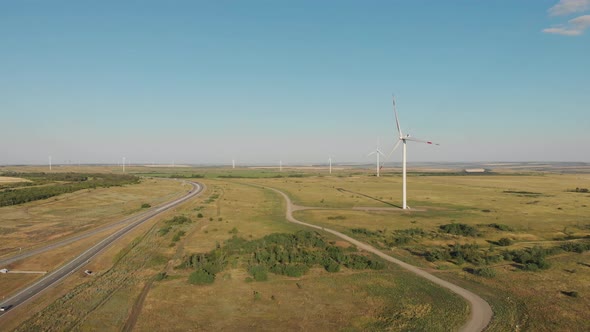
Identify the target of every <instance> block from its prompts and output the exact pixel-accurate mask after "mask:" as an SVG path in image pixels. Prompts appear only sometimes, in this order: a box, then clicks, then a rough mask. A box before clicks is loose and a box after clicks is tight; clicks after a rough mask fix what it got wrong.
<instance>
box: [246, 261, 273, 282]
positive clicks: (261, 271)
mask: <svg viewBox="0 0 590 332" xmlns="http://www.w3.org/2000/svg"><path fill="white" fill-rule="evenodd" d="M248 273H250V274H251V275H252V277H253V278H254V280H256V281H266V280H268V274H267V273H266V268H265V267H264V266H262V265H252V266H250V268H248Z"/></svg>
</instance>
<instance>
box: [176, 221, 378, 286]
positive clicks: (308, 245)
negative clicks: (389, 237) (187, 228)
mask: <svg viewBox="0 0 590 332" xmlns="http://www.w3.org/2000/svg"><path fill="white" fill-rule="evenodd" d="M230 257H233V259H234V260H238V259H240V258H241V259H242V261H243V262H244V263H245V264H246V266H247V270H248V272H249V273H250V275H251V276H252V277H253V278H254V280H256V281H263V280H266V278H267V277H266V273H267V272H272V273H274V274H279V275H286V276H290V277H300V276H302V275H304V274H305V273H306V272H307V271H308V270H309V268H311V267H314V266H318V265H319V266H322V267H324V268H325V269H326V270H327V271H329V272H337V271H339V270H340V266H346V267H347V268H350V269H356V270H359V269H373V270H380V269H383V268H384V267H385V265H384V263H383V262H381V261H379V260H376V259H373V258H369V257H366V256H364V255H360V254H356V253H351V252H350V251H345V250H343V249H342V248H341V247H337V246H333V245H331V244H329V243H326V241H325V240H324V238H323V237H322V236H321V235H319V234H318V233H313V232H308V231H299V232H297V233H295V234H286V233H273V234H269V235H267V236H265V237H263V238H261V239H258V240H251V241H248V240H245V239H243V238H240V237H237V236H234V237H232V238H231V239H229V240H227V241H226V242H225V245H224V246H223V247H222V246H219V247H218V248H216V249H214V250H212V251H211V252H209V253H205V254H193V255H190V256H188V257H186V258H185V259H184V260H183V262H182V264H181V265H179V266H178V268H194V269H196V270H197V271H198V270H203V271H205V272H207V273H208V274H211V275H215V274H216V273H219V272H220V271H222V270H223V269H224V268H225V267H226V266H227V265H228V262H229V260H230Z"/></svg>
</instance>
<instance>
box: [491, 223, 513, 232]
mask: <svg viewBox="0 0 590 332" xmlns="http://www.w3.org/2000/svg"><path fill="white" fill-rule="evenodd" d="M488 227H491V228H495V229H497V230H500V231H508V232H510V231H512V230H513V228H512V227H510V226H508V225H504V224H496V223H494V224H489V225H488Z"/></svg>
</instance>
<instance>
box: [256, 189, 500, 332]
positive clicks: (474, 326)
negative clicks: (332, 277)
mask: <svg viewBox="0 0 590 332" xmlns="http://www.w3.org/2000/svg"><path fill="white" fill-rule="evenodd" d="M264 188H268V189H270V190H273V191H275V192H277V193H279V194H280V195H282V196H283V197H284V198H285V201H286V202H287V214H286V216H287V220H289V221H290V222H292V223H296V224H300V225H304V226H307V227H311V228H315V229H320V230H323V231H326V232H328V233H332V234H334V235H336V236H338V237H340V238H341V239H344V240H346V241H348V242H350V243H352V244H354V245H355V246H357V247H358V248H360V249H363V250H366V251H368V252H371V253H373V254H375V255H377V256H379V257H381V258H383V259H384V260H386V261H388V262H392V263H395V264H397V265H399V266H401V267H403V268H404V269H406V270H408V271H410V272H412V273H415V274H417V275H419V276H420V277H422V278H425V279H428V280H430V281H432V282H433V283H435V284H437V285H439V286H442V287H445V288H447V289H449V290H451V291H452V292H453V293H455V294H457V295H459V296H461V297H463V298H464V299H465V300H467V302H469V305H470V307H471V314H470V316H469V319H468V320H467V322H466V323H465V324H464V325H463V326H462V327H461V328H460V329H459V331H462V332H472V331H474V332H476V331H477V332H479V331H483V330H484V329H485V328H486V326H488V324H489V323H490V320H491V319H492V316H493V312H492V308H491V307H490V305H489V304H488V303H487V302H486V301H485V300H484V299H482V298H481V297H479V296H478V295H477V294H475V293H472V292H470V291H468V290H467V289H464V288H461V287H459V286H457V285H455V284H452V283H450V282H448V281H446V280H443V279H440V278H438V277H435V276H434V275H432V274H430V273H428V272H426V271H424V270H422V269H419V268H417V267H415V266H413V265H410V264H408V263H405V262H402V261H400V260H399V259H396V258H393V257H391V256H389V255H386V254H385V253H383V252H381V251H379V250H377V249H376V248H374V247H373V246H370V245H368V244H366V243H363V242H360V241H358V240H355V239H353V238H351V237H350V236H347V235H345V234H342V233H340V232H337V231H335V230H332V229H329V228H325V227H321V226H317V225H313V224H308V223H306V222H302V221H299V220H297V219H295V218H294V217H293V211H297V210H301V209H305V207H299V206H296V205H293V203H292V202H291V199H290V198H289V196H287V195H286V194H285V193H283V192H282V191H279V190H277V189H274V188H270V187H264Z"/></svg>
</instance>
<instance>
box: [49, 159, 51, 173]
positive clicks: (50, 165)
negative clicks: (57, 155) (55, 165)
mask: <svg viewBox="0 0 590 332" xmlns="http://www.w3.org/2000/svg"><path fill="white" fill-rule="evenodd" d="M49 170H50V171H51V156H49Z"/></svg>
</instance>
